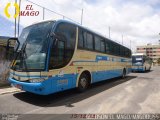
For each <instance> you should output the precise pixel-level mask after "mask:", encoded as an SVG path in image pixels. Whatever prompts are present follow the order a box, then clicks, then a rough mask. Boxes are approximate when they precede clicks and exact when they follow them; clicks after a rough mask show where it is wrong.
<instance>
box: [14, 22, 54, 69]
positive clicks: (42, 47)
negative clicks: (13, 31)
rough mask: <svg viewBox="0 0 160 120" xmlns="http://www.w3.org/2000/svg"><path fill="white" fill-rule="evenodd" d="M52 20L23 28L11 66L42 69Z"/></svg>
mask: <svg viewBox="0 0 160 120" xmlns="http://www.w3.org/2000/svg"><path fill="white" fill-rule="evenodd" d="M52 25H53V22H50V21H49V22H43V23H39V24H35V25H31V26H29V27H27V28H24V29H23V31H22V33H21V35H20V37H19V41H20V42H21V43H23V42H24V43H23V45H22V46H21V51H20V52H19V54H18V56H17V58H16V64H15V65H14V66H12V68H14V69H16V70H35V69H36V70H42V69H45V61H46V56H47V51H48V43H49V33H50V31H51V28H52Z"/></svg>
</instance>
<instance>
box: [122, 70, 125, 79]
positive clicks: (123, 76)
mask: <svg viewBox="0 0 160 120" xmlns="http://www.w3.org/2000/svg"><path fill="white" fill-rule="evenodd" d="M125 77H126V69H123V73H122V78H123V79H124V78H125Z"/></svg>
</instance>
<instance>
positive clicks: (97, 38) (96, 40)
mask: <svg viewBox="0 0 160 120" xmlns="http://www.w3.org/2000/svg"><path fill="white" fill-rule="evenodd" d="M100 41H101V39H100V37H98V36H96V35H95V36H94V42H95V50H96V51H101V44H100Z"/></svg>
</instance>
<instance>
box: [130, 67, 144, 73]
mask: <svg viewBox="0 0 160 120" xmlns="http://www.w3.org/2000/svg"><path fill="white" fill-rule="evenodd" d="M132 71H133V72H144V71H145V69H144V68H143V66H133V67H132Z"/></svg>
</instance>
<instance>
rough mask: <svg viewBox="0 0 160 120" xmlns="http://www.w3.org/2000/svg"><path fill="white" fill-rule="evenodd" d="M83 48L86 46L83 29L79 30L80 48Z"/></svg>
mask: <svg viewBox="0 0 160 120" xmlns="http://www.w3.org/2000/svg"><path fill="white" fill-rule="evenodd" d="M83 46H84V39H83V31H82V29H81V28H79V36H78V47H79V48H83Z"/></svg>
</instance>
